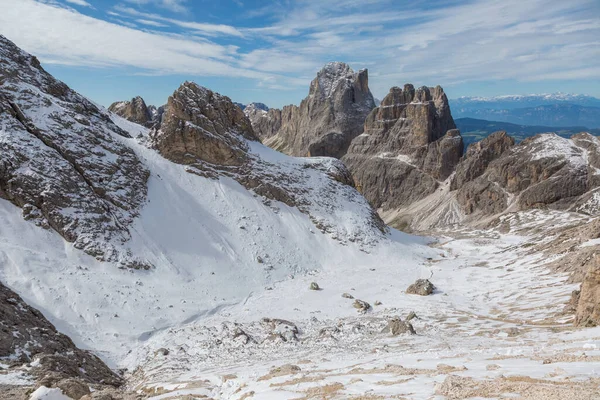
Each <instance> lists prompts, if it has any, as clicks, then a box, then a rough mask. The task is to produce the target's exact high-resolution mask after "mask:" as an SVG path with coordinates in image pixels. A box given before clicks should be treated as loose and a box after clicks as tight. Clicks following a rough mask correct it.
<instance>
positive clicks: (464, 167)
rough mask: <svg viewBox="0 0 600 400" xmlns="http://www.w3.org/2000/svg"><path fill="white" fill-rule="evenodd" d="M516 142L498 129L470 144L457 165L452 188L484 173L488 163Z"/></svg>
mask: <svg viewBox="0 0 600 400" xmlns="http://www.w3.org/2000/svg"><path fill="white" fill-rule="evenodd" d="M514 144H515V140H514V139H513V138H512V137H510V136H508V135H507V134H506V132H504V131H498V132H494V133H492V134H491V135H490V136H488V137H486V138H485V139H483V140H481V141H479V142H476V143H473V144H472V145H470V146H469V148H468V149H467V151H466V153H465V155H464V158H463V160H461V162H460V163H459V164H458V165H457V167H456V173H455V175H454V178H453V179H452V185H451V189H452V190H456V189H459V188H461V187H463V186H464V184H465V183H467V182H470V181H472V180H473V179H475V178H477V177H479V176H481V175H483V173H484V172H485V170H486V169H487V167H488V165H490V163H491V162H492V161H494V160H495V159H497V158H498V157H500V156H501V155H502V154H504V152H505V151H506V150H508V149H509V148H510V147H512V146H514Z"/></svg>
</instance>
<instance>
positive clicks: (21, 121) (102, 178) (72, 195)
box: [0, 36, 150, 264]
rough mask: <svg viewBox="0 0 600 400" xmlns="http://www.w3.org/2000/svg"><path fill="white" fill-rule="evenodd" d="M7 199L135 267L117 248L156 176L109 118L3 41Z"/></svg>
mask: <svg viewBox="0 0 600 400" xmlns="http://www.w3.org/2000/svg"><path fill="white" fill-rule="evenodd" d="M0 59H1V60H2V63H0V76H2V79H1V80H0V126H1V127H2V129H3V131H5V132H10V134H7V135H5V139H3V141H2V143H1V144H0V197H1V198H4V199H6V200H8V201H10V202H11V203H13V204H15V205H16V206H18V207H21V208H23V217H24V218H26V219H29V220H31V221H32V222H34V223H35V224H36V225H39V226H43V227H47V228H51V229H53V230H55V231H56V232H58V233H59V234H60V235H61V236H62V237H63V238H64V239H65V240H66V241H68V242H71V243H73V246H74V247H75V248H77V249H80V250H83V251H84V252H86V253H87V254H89V255H91V256H93V257H96V258H97V259H99V260H102V261H122V262H123V264H128V263H133V262H134V261H135V259H133V257H130V256H129V255H128V254H127V251H126V250H121V249H119V248H118V247H117V246H115V245H113V244H112V243H126V242H127V241H128V240H129V239H130V236H131V235H130V232H129V230H128V229H127V226H128V225H129V224H130V223H131V222H132V221H133V219H134V218H135V217H136V216H137V215H138V213H139V210H140V208H141V206H142V205H143V204H144V203H145V201H146V197H147V180H148V177H149V176H150V173H149V171H148V170H147V168H146V167H145V166H144V164H143V163H142V162H141V161H140V160H139V158H138V157H137V156H136V154H135V152H134V151H133V150H132V149H131V148H130V147H129V146H127V145H126V144H124V143H123V142H122V141H120V140H116V139H115V138H117V137H119V136H120V137H129V134H128V133H127V132H125V131H123V130H122V129H121V128H119V127H118V126H117V125H115V124H114V123H113V121H112V120H111V118H110V115H109V113H107V112H106V111H104V110H101V109H99V108H98V107H97V106H96V105H95V104H93V103H92V102H91V101H89V100H87V99H86V98H85V97H83V96H81V95H79V94H78V93H76V92H74V91H73V90H71V89H70V88H69V87H68V86H67V85H65V84H64V83H62V82H60V81H58V80H57V79H55V78H54V77H53V76H52V75H50V74H49V73H48V72H46V71H45V70H44V69H43V68H42V67H41V66H40V65H39V63H38V62H32V61H33V60H34V57H33V56H31V55H29V54H27V53H25V52H24V51H22V50H21V49H19V48H18V47H17V46H15V45H14V43H12V42H10V41H9V40H7V39H6V38H5V37H4V36H0Z"/></svg>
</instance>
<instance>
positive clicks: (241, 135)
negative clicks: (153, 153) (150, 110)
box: [153, 82, 257, 166]
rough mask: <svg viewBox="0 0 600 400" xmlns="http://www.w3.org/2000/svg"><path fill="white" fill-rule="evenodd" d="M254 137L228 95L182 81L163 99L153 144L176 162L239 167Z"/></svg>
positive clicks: (247, 123) (166, 156)
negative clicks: (161, 117)
mask: <svg viewBox="0 0 600 400" xmlns="http://www.w3.org/2000/svg"><path fill="white" fill-rule="evenodd" d="M244 139H247V140H257V139H256V136H255V135H254V131H253V130H252V127H251V125H250V121H249V120H248V118H246V116H245V115H244V113H243V111H242V110H241V109H240V108H239V107H238V106H236V105H234V104H233V103H232V102H231V100H230V99H229V98H228V97H225V96H221V95H220V94H218V93H215V92H213V91H211V90H209V89H206V88H204V87H201V86H199V85H197V84H195V83H193V82H185V83H184V84H182V85H181V86H180V87H179V89H177V90H176V91H175V92H174V93H173V95H172V96H171V97H169V100H168V102H167V105H166V107H165V113H164V115H163V119H162V123H161V124H160V127H159V128H158V129H156V130H155V131H154V133H153V142H154V146H155V147H156V148H157V149H158V151H159V152H160V153H161V154H162V155H163V156H164V157H165V158H167V159H169V160H171V161H173V162H176V163H180V164H194V163H197V162H198V161H203V162H207V163H210V164H215V165H218V166H239V165H241V164H243V163H244V162H246V161H247V157H246V153H247V150H248V148H247V144H246V142H245V141H244Z"/></svg>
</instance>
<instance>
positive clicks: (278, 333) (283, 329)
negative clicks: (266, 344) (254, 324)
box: [262, 318, 299, 342]
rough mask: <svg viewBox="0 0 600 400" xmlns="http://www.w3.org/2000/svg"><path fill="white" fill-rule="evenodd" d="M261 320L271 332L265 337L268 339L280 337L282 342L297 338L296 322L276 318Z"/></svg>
mask: <svg viewBox="0 0 600 400" xmlns="http://www.w3.org/2000/svg"><path fill="white" fill-rule="evenodd" d="M262 322H263V324H265V325H266V326H267V327H268V328H269V329H270V332H271V334H270V335H269V337H268V338H267V339H268V340H277V339H281V340H283V341H284V342H291V341H297V340H298V336H297V335H298V333H299V330H298V327H297V326H296V324H294V323H293V322H290V321H286V320H284V319H277V318H274V319H270V318H263V320H262Z"/></svg>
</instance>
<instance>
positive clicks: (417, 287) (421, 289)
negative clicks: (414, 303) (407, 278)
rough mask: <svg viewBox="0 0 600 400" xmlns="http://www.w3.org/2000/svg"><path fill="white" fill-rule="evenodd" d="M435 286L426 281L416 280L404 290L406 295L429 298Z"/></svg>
mask: <svg viewBox="0 0 600 400" xmlns="http://www.w3.org/2000/svg"><path fill="white" fill-rule="evenodd" d="M434 289H435V286H433V284H432V283H431V282H429V280H428V279H417V280H416V281H415V283H413V284H412V285H410V286H409V287H408V288H407V289H406V294H418V295H419V296H429V295H430V294H432V293H433V290H434Z"/></svg>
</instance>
